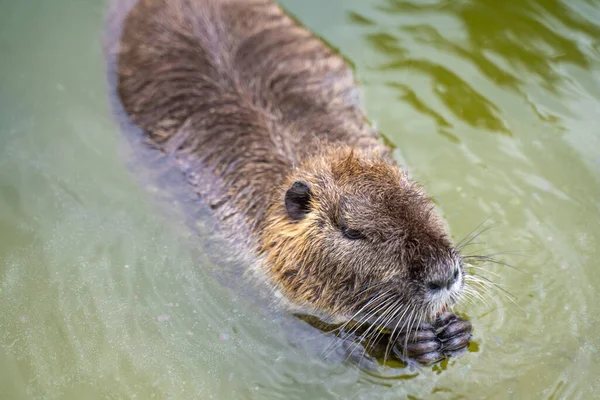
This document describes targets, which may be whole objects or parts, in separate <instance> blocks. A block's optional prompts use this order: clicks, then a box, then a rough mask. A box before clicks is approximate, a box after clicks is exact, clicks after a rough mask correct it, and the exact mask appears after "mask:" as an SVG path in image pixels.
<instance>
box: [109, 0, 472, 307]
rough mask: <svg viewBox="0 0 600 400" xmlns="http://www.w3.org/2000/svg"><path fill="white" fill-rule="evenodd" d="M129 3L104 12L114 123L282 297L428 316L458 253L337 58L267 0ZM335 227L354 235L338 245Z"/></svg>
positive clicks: (295, 301)
mask: <svg viewBox="0 0 600 400" xmlns="http://www.w3.org/2000/svg"><path fill="white" fill-rule="evenodd" d="M133 3H134V2H132V1H131V0H128V1H125V2H117V5H116V6H115V7H114V10H113V15H112V17H111V18H112V21H116V20H119V21H120V22H122V27H123V30H122V35H121V39H120V40H118V41H115V42H113V43H110V47H109V51H110V52H113V54H115V55H116V58H117V64H116V66H117V68H116V72H117V92H118V96H119V98H120V100H121V102H122V104H123V107H124V109H125V111H126V113H127V114H128V116H129V118H130V119H131V121H132V122H133V123H134V124H136V125H138V126H139V127H141V128H142V130H143V131H144V132H145V134H146V135H147V137H148V139H149V141H150V142H151V143H152V144H153V145H154V146H156V147H158V148H160V149H162V150H164V151H165V152H168V153H170V154H174V155H175V157H176V158H177V160H178V163H179V165H180V167H181V168H182V170H183V171H184V172H185V173H186V174H187V175H188V177H189V178H190V180H191V181H192V183H193V184H194V186H195V188H196V190H197V191H198V193H199V194H200V196H201V197H202V198H203V199H204V201H206V202H207V203H208V204H209V205H210V206H211V207H212V208H213V210H214V212H215V215H216V216H217V218H218V219H219V221H220V224H221V226H222V227H223V231H224V232H226V233H227V234H228V235H229V236H230V237H231V238H232V240H234V241H236V242H237V243H238V244H240V245H242V244H243V245H246V246H247V247H249V248H250V249H252V250H253V251H254V252H255V254H256V255H257V259H258V260H259V268H260V269H261V271H262V272H263V273H264V274H265V275H266V276H267V277H269V278H270V280H271V282H272V283H273V284H274V285H275V286H276V287H277V288H278V289H279V290H280V291H281V292H282V293H283V294H284V296H285V297H286V298H287V299H288V300H289V301H290V302H291V303H293V304H295V305H298V306H303V307H305V308H308V309H310V310H313V311H315V312H320V313H323V314H330V315H336V316H346V317H348V316H350V315H352V314H353V313H355V312H357V311H358V308H359V307H360V306H361V305H363V304H365V302H366V301H368V300H369V299H370V298H372V297H373V296H374V295H375V294H376V293H380V292H381V291H382V290H383V289H385V290H388V291H391V292H393V294H394V296H397V298H398V299H402V302H404V304H406V305H411V306H414V307H418V309H419V310H420V311H422V312H423V313H427V315H431V314H433V313H435V312H436V311H439V307H440V304H438V303H437V302H432V301H431V300H428V299H429V298H428V297H427V293H426V292H427V288H426V283H427V282H429V281H431V280H435V279H446V277H447V276H448V275H449V274H451V273H452V271H454V269H455V268H457V265H460V264H461V263H460V257H459V256H458V255H457V254H456V252H455V250H454V249H453V247H452V245H451V243H450V240H449V239H448V237H447V235H446V232H445V230H444V227H443V225H442V223H441V221H440V219H439V217H438V216H437V214H436V213H435V212H434V211H433V204H432V202H431V201H430V200H429V199H428V198H427V197H426V196H425V195H424V193H423V191H422V190H421V188H420V187H418V186H417V185H416V184H415V183H414V182H412V181H411V180H410V178H409V177H408V176H407V175H406V173H404V172H403V171H402V170H401V169H400V168H399V166H398V165H396V163H395V162H394V160H393V159H392V157H391V156H390V153H389V150H388V148H387V147H385V146H384V145H383V144H381V143H380V141H379V139H378V136H377V134H376V133H375V132H374V131H373V129H372V128H371V127H370V126H369V124H368V123H367V122H366V120H365V116H364V114H363V111H362V110H361V108H360V103H359V95H358V91H357V88H356V86H355V82H354V79H353V76H352V72H351V70H350V69H349V68H348V66H347V64H346V63H345V62H344V60H343V59H342V58H341V57H340V56H339V55H337V54H336V53H335V52H334V51H332V50H331V49H330V48H329V47H327V46H326V45H325V44H323V43H322V41H320V40H319V39H317V38H315V37H314V36H313V35H312V34H311V33H310V32H309V31H308V30H306V29H305V28H303V27H301V26H299V25H298V24H297V23H296V22H295V21H293V20H292V19H291V18H290V17H288V16H287V15H286V14H285V13H284V12H283V11H282V10H281V8H280V7H279V6H277V5H276V4H274V3H272V2H271V1H267V0H220V1H219V0H169V1H166V0H139V1H138V2H137V3H136V4H135V5H133ZM132 5H133V8H131V11H130V12H127V11H128V8H129V7H130V6H132ZM297 181H302V182H306V183H307V184H308V186H309V187H310V189H311V199H310V212H308V213H307V214H306V215H305V217H304V218H301V219H299V220H294V219H292V218H290V216H289V215H288V212H287V211H286V207H285V204H284V197H285V193H286V190H287V189H288V188H290V187H291V185H292V184H293V183H294V182H297ZM342 226H348V227H350V228H353V229H356V230H359V231H360V232H361V233H362V234H363V235H364V238H363V239H359V240H349V239H347V238H346V237H344V235H343V234H342V232H341V230H340V228H341V227H342ZM460 268H461V271H462V266H461V267H460ZM370 288H372V290H371V289H370ZM455 297H456V296H455ZM455 297H452V298H449V299H448V301H450V300H452V301H454V300H455Z"/></svg>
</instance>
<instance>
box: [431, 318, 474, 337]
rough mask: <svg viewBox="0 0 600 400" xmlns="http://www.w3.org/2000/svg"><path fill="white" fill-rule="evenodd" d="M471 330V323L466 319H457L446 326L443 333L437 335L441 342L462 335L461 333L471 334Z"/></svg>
mask: <svg viewBox="0 0 600 400" xmlns="http://www.w3.org/2000/svg"><path fill="white" fill-rule="evenodd" d="M471 329H472V327H471V323H470V322H469V321H465V320H464V319H457V320H455V321H454V322H452V323H450V324H448V325H446V326H445V327H444V328H443V329H442V330H441V331H439V332H438V333H437V335H438V337H439V338H440V340H442V341H444V339H447V338H451V337H453V336H456V335H460V334H461V333H465V332H469V333H470V332H471Z"/></svg>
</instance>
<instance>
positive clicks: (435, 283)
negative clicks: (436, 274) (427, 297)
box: [427, 269, 460, 292]
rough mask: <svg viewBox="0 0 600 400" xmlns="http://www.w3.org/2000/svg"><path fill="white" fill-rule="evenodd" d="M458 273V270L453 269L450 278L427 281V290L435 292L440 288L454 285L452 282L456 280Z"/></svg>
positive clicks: (448, 287)
mask: <svg viewBox="0 0 600 400" xmlns="http://www.w3.org/2000/svg"><path fill="white" fill-rule="evenodd" d="M459 275H460V271H459V270H458V269H455V270H454V272H453V274H452V276H451V277H450V279H438V280H432V281H430V282H429V283H427V288H429V290H431V291H432V292H437V291H439V290H442V289H450V287H452V285H454V283H456V281H457V280H458V277H459Z"/></svg>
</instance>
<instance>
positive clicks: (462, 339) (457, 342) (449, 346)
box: [442, 331, 471, 352]
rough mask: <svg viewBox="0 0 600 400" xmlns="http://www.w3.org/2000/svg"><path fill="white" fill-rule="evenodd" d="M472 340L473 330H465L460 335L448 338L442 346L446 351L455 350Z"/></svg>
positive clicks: (465, 345)
mask: <svg viewBox="0 0 600 400" xmlns="http://www.w3.org/2000/svg"><path fill="white" fill-rule="evenodd" d="M470 341H471V332H470V331H469V332H463V333H461V334H460V335H457V336H454V337H452V338H450V339H447V340H446V341H445V342H443V343H442V347H443V350H444V352H446V351H455V350H459V349H462V348H465V347H467V346H468V345H469V342H470Z"/></svg>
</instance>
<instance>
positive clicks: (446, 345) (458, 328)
mask: <svg viewBox="0 0 600 400" xmlns="http://www.w3.org/2000/svg"><path fill="white" fill-rule="evenodd" d="M471 331H472V326H471V323H470V322H469V321H466V320H464V319H462V318H460V317H459V316H457V315H456V314H452V313H444V314H442V315H440V316H438V318H437V319H436V321H435V322H434V324H433V325H432V324H429V323H423V324H421V326H419V327H418V329H417V330H416V331H411V332H408V333H401V334H399V335H398V338H397V339H396V345H395V346H394V348H393V351H394V354H395V355H396V356H397V357H398V358H400V359H404V360H405V359H409V360H414V361H417V362H418V363H420V364H423V365H430V364H434V363H436V362H439V361H441V360H443V359H445V358H448V357H455V356H458V355H460V354H462V353H463V352H464V351H465V350H466V348H467V346H468V345H469V342H470V341H471V337H472V333H471Z"/></svg>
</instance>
